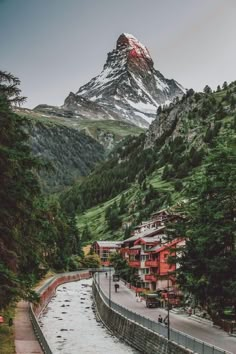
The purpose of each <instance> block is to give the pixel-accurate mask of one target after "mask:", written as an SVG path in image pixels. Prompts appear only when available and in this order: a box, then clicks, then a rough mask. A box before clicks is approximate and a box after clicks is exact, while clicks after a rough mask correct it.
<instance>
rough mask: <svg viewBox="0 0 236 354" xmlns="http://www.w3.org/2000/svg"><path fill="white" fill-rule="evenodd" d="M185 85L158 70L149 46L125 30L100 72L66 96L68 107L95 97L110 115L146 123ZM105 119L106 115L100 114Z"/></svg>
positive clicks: (115, 117) (139, 123) (136, 123)
mask: <svg viewBox="0 0 236 354" xmlns="http://www.w3.org/2000/svg"><path fill="white" fill-rule="evenodd" d="M184 91H185V90H184V88H183V87H182V86H181V85H180V84H178V83H177V82H176V81H175V80H169V79H166V78H165V77H164V76H163V75H162V74H161V73H160V72H159V71H157V70H155V68H154V65H153V60H152V58H151V56H150V53H149V51H148V49H147V48H146V47H145V46H144V45H143V44H142V43H140V42H139V41H138V40H137V39H136V38H135V37H134V36H133V35H131V34H128V33H123V34H121V35H120V37H119V38H118V40H117V44H116V49H114V50H113V51H112V52H110V53H108V56H107V61H106V63H105V65H104V67H103V70H102V72H101V74H99V75H98V76H96V77H95V78H93V79H92V80H91V81H89V82H88V83H87V84H86V85H84V86H82V87H80V89H79V90H78V91H77V93H76V94H73V99H72V94H71V95H70V96H69V97H67V99H66V100H65V104H64V108H65V109H69V110H70V109H76V106H78V111H79V109H80V106H81V98H83V99H85V100H86V101H90V102H91V101H92V102H94V103H96V104H97V105H98V106H99V107H100V108H102V109H103V113H104V112H106V113H107V119H121V120H125V121H129V122H131V123H133V124H135V125H138V126H141V127H147V126H148V125H149V123H150V122H151V121H152V120H153V119H154V118H155V117H156V112H157V108H158V106H159V105H163V104H168V103H170V102H171V101H172V100H173V99H174V98H175V97H176V96H182V95H183V93H184ZM101 119H104V118H101Z"/></svg>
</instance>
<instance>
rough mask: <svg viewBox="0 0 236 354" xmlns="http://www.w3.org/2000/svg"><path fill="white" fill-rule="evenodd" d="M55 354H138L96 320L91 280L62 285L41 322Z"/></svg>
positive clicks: (42, 316) (43, 314)
mask: <svg viewBox="0 0 236 354" xmlns="http://www.w3.org/2000/svg"><path fill="white" fill-rule="evenodd" d="M39 322H40V326H41V328H42V331H43V333H44V335H45V337H46V339H47V341H48V344H49V346H50V348H51V350H52V352H53V354H88V353H89V354H95V353H96V354H123V353H124V354H126V353H128V354H129V353H132V354H137V353H138V352H137V351H136V350H135V349H133V348H131V347H130V346H128V345H127V344H126V343H124V342H122V341H120V340H119V339H117V338H116V337H115V336H113V335H112V334H111V333H110V332H109V331H108V330H107V329H106V328H105V327H104V325H103V324H102V322H99V321H97V320H96V317H95V313H94V308H93V302H92V279H88V280H81V281H78V282H73V283H67V284H63V285H61V286H60V287H58V288H57V292H56V296H55V297H53V298H52V300H51V301H50V303H49V305H48V307H47V308H46V309H45V311H44V312H43V313H42V315H41V316H40V319H39Z"/></svg>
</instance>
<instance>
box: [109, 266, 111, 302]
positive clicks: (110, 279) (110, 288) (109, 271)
mask: <svg viewBox="0 0 236 354" xmlns="http://www.w3.org/2000/svg"><path fill="white" fill-rule="evenodd" d="M109 307H111V268H109Z"/></svg>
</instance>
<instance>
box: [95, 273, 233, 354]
mask: <svg viewBox="0 0 236 354" xmlns="http://www.w3.org/2000/svg"><path fill="white" fill-rule="evenodd" d="M108 278H109V275H108ZM108 278H106V276H105V274H103V273H101V274H100V276H99V280H100V286H101V288H102V290H103V291H104V293H105V294H106V295H107V297H108V296H109V279H108ZM119 285H120V287H119V289H118V292H117V293H116V292H115V289H114V282H113V281H112V280H111V299H112V301H114V302H116V303H117V304H119V305H121V306H123V307H126V308H128V309H129V310H131V311H133V312H136V313H138V314H140V315H142V316H145V317H147V318H150V319H152V320H154V321H157V319H158V315H159V314H161V315H162V317H165V316H166V314H167V311H166V310H164V309H160V308H158V309H154V308H153V309H152V308H146V306H145V303H144V302H137V301H136V296H135V293H134V292H133V291H132V290H130V289H128V288H127V287H126V286H125V285H124V284H123V283H122V282H121V281H120V282H119ZM170 326H171V328H174V329H177V330H178V331H181V332H184V333H187V334H189V335H191V336H193V337H195V338H198V339H200V340H202V341H204V342H207V343H209V344H212V345H214V346H216V347H219V348H222V349H224V350H226V351H229V352H231V353H233V354H236V337H232V336H229V335H228V334H227V333H226V332H224V331H222V330H220V329H218V328H215V327H212V326H211V325H209V324H206V323H199V322H197V321H195V320H194V319H193V318H191V317H189V316H187V315H179V314H174V313H170Z"/></svg>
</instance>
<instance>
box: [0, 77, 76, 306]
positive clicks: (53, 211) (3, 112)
mask: <svg viewBox="0 0 236 354" xmlns="http://www.w3.org/2000/svg"><path fill="white" fill-rule="evenodd" d="M19 84H20V81H19V80H18V79H17V78H15V77H14V76H13V75H11V74H9V73H6V72H2V71H0V123H1V130H0V180H1V183H0V199H1V207H0V308H1V309H4V308H5V307H6V306H7V305H8V304H9V303H10V302H11V301H12V300H16V299H19V298H24V299H35V293H34V292H33V291H32V290H31V289H32V286H33V284H35V282H36V281H37V279H39V278H40V277H41V276H42V275H44V274H45V273H46V272H47V270H48V269H54V270H59V271H61V270H64V269H69V265H70V262H71V257H72V255H77V256H78V255H81V242H80V238H79V235H78V232H77V229H76V227H75V219H74V216H73V215H70V216H69V215H66V214H65V212H64V211H63V210H62V208H61V206H60V205H59V203H58V202H57V201H56V200H53V199H51V198H46V197H45V196H43V195H42V192H41V189H40V184H39V180H38V177H37V173H36V172H37V171H40V169H41V168H42V166H43V165H44V162H43V161H42V160H40V159H36V158H35V157H33V156H32V154H31V149H30V147H29V143H28V139H29V136H28V135H27V134H26V132H25V120H24V119H23V118H22V117H20V116H18V115H17V114H15V113H13V111H12V105H13V104H14V103H20V102H22V100H23V99H24V98H23V97H21V96H20V89H19Z"/></svg>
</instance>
